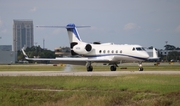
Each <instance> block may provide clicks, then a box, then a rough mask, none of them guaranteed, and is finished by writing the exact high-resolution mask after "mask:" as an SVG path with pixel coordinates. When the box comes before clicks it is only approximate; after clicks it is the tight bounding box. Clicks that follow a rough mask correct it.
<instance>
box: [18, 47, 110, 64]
mask: <svg viewBox="0 0 180 106" xmlns="http://www.w3.org/2000/svg"><path fill="white" fill-rule="evenodd" d="M22 52H23V54H24V56H25V59H26V60H32V61H50V62H51V63H54V64H60V63H62V64H73V65H86V63H87V62H97V63H109V62H110V61H112V59H113V57H109V56H108V57H107V58H104V57H90V58H84V57H78V58H75V57H74V58H72V57H68V58H67V57H66V58H29V57H28V56H27V54H26V53H25V51H24V49H22Z"/></svg>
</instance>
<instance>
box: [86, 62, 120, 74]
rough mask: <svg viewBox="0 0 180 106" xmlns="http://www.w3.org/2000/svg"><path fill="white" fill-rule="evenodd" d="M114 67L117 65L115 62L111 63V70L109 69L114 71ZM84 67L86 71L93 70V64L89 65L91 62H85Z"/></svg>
mask: <svg viewBox="0 0 180 106" xmlns="http://www.w3.org/2000/svg"><path fill="white" fill-rule="evenodd" d="M116 67H118V66H117V64H113V65H112V66H111V67H110V70H111V71H116ZM86 69H87V71H88V72H92V71H93V66H92V65H91V62H87V64H86Z"/></svg>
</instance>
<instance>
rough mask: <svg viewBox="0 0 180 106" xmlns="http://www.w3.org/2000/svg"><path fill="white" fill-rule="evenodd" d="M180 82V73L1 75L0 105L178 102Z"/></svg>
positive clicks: (156, 104)
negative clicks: (112, 75) (111, 75)
mask: <svg viewBox="0 0 180 106" xmlns="http://www.w3.org/2000/svg"><path fill="white" fill-rule="evenodd" d="M179 82H180V76H179V75H124V76H116V77H110V76H108V77H107V76H101V77H99V76H86V77H85V76H53V77H52V76H43V77H35V76H26V77H25V76H18V77H10V76H9V77H0V101H1V102H0V105H14V106H16V105H17V106H25V105H29V106H31V105H33V106H39V105H43V106H44V105H45V106H60V105H68V106H84V105H87V106H88V105H89V106H90V105H95V106H99V105H103V106H109V105H112V106H113V105H134V106H139V105H140V106H146V105H149V106H152V105H153V106H165V105H178V104H179V103H180V83H179Z"/></svg>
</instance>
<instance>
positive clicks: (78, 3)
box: [0, 0, 180, 50]
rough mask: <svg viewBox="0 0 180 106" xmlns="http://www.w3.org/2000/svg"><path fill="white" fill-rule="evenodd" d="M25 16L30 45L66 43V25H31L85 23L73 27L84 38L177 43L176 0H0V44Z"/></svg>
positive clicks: (179, 1)
mask: <svg viewBox="0 0 180 106" xmlns="http://www.w3.org/2000/svg"><path fill="white" fill-rule="evenodd" d="M14 19H30V20H33V24H34V44H37V45H40V46H41V47H43V39H44V40H45V48H47V49H50V50H54V49H55V48H57V47H66V46H69V39H68V35H67V31H66V29H56V28H54V29H53V28H37V27H36V26H37V25H47V26H48V25H49V26H52V25H54V26H58V25H59V26H66V25H67V24H69V23H74V24H75V25H77V26H78V25H79V26H81V25H85V26H91V27H90V28H81V29H78V32H79V34H80V36H81V39H82V40H83V41H84V42H88V43H92V42H97V41H98V42H101V43H107V42H113V43H115V44H139V45H141V46H143V47H150V46H153V47H156V48H158V49H164V46H165V45H166V43H165V42H166V41H168V44H170V45H174V46H175V47H180V0H0V45H12V42H13V20H14Z"/></svg>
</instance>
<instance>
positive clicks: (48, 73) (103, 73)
mask: <svg viewBox="0 0 180 106" xmlns="http://www.w3.org/2000/svg"><path fill="white" fill-rule="evenodd" d="M133 74H157V75H158V74H159V75H171V74H172V75H180V71H115V72H112V71H99V72H95V71H94V72H86V71H84V72H70V71H68V72H65V71H1V72H0V76H121V75H133Z"/></svg>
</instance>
